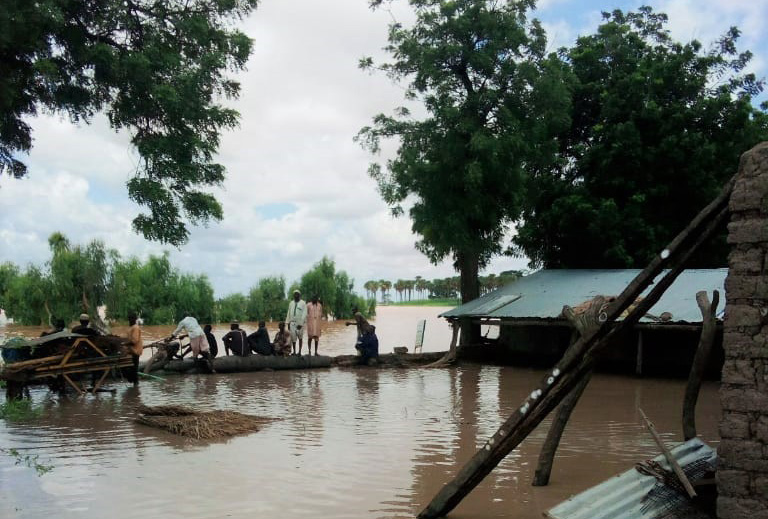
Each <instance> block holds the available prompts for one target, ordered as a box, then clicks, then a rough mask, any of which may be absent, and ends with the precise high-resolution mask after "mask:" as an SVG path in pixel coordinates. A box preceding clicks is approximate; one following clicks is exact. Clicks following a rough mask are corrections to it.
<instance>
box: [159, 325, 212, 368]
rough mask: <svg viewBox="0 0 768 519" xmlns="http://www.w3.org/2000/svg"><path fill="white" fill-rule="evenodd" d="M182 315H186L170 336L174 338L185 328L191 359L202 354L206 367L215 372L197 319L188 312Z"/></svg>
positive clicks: (206, 341) (203, 333)
mask: <svg viewBox="0 0 768 519" xmlns="http://www.w3.org/2000/svg"><path fill="white" fill-rule="evenodd" d="M184 315H185V316H186V317H184V319H182V320H181V321H179V325H178V326H177V327H176V329H175V330H174V331H173V333H172V334H171V337H170V338H171V339H175V338H176V337H177V336H178V334H179V333H180V332H181V330H186V331H187V335H189V346H190V348H192V360H195V359H197V356H198V355H202V356H203V358H204V359H205V360H206V362H207V363H208V369H210V371H211V373H216V370H215V369H213V359H212V358H211V353H210V351H209V347H208V339H206V338H205V332H204V331H203V329H202V328H201V327H200V323H198V322H197V319H195V318H194V317H192V316H191V315H189V312H184Z"/></svg>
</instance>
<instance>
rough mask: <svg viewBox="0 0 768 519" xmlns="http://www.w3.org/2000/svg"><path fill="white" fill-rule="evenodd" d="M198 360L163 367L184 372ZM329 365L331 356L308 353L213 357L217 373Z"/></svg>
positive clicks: (175, 362) (173, 362)
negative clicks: (284, 355)
mask: <svg viewBox="0 0 768 519" xmlns="http://www.w3.org/2000/svg"><path fill="white" fill-rule="evenodd" d="M198 363H199V361H198V362H196V361H194V360H192V359H183V360H171V361H170V362H168V363H167V364H166V365H165V366H163V369H164V370H165V371H175V372H179V373H186V372H190V371H192V370H195V369H198ZM330 366H331V357H326V356H322V355H321V356H318V355H314V356H311V357H310V356H309V355H291V356H289V357H279V356H277V355H248V356H246V357H240V356H239V355H227V356H224V357H216V358H215V359H213V367H214V368H215V369H216V371H217V372H218V373H238V372H243V371H259V370H263V369H274V370H279V369H306V368H328V367H330Z"/></svg>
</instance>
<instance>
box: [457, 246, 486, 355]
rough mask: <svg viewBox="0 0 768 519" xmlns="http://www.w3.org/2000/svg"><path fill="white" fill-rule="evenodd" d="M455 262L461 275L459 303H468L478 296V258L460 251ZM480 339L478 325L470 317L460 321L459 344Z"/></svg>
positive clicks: (463, 344) (473, 254)
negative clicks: (465, 320)
mask: <svg viewBox="0 0 768 519" xmlns="http://www.w3.org/2000/svg"><path fill="white" fill-rule="evenodd" d="M456 264H457V265H458V267H459V273H460V276H461V280H460V284H459V287H460V290H461V303H462V304H464V303H468V302H470V301H474V300H475V299H477V298H478V297H480V279H479V278H478V273H479V268H480V258H479V257H478V255H477V254H475V253H470V252H460V253H458V254H457V255H456ZM479 340H480V325H479V324H473V323H472V320H471V319H468V320H467V322H462V323H461V342H460V343H459V344H460V347H461V346H465V345H467V344H471V343H473V342H478V341H479Z"/></svg>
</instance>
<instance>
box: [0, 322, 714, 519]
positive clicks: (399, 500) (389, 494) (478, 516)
mask: <svg viewBox="0 0 768 519" xmlns="http://www.w3.org/2000/svg"><path fill="white" fill-rule="evenodd" d="M390 310H392V312H390ZM437 313H439V309H438V310H435V309H424V308H418V309H414V308H405V309H404V308H394V307H389V308H380V309H379V316H378V322H377V323H376V324H377V332H380V333H379V336H380V339H381V342H382V343H383V345H382V351H391V349H390V346H389V345H390V344H391V345H409V346H410V342H412V341H413V337H414V336H415V321H414V322H413V323H411V321H412V320H413V317H414V316H419V315H421V316H425V317H421V318H427V320H428V322H427V333H426V337H425V347H424V351H438V350H442V349H446V346H447V344H448V341H450V331H449V330H448V327H447V326H445V330H443V331H442V332H438V331H436V330H438V326H439V324H440V323H439V322H435V323H433V322H432V320H434V321H437V319H435V318H434V316H435V315H437ZM429 316H432V317H429ZM398 322H400V323H401V324H400V325H399V326H397V327H395V326H393V324H396V323H398ZM385 324H386V326H385ZM431 325H432V326H431ZM246 328H248V327H246ZM390 328H391V329H390ZM395 328H397V329H399V330H400V332H397V331H396V330H395ZM16 331H18V330H16ZM16 331H12V333H16ZM150 331H151V330H149V329H148V330H146V331H145V334H146V333H147V332H150ZM430 332H432V339H433V340H436V339H435V337H434V336H436V335H438V333H442V334H443V335H442V336H441V337H442V338H440V339H439V341H442V343H440V342H439V341H437V342H435V343H434V344H433V341H431V340H429V339H430V337H431V336H430ZM157 333H159V334H160V335H159V336H162V333H165V334H167V330H166V331H165V332H161V331H160V330H157ZM346 333H351V335H350V337H349V340H350V341H353V340H354V331H353V327H349V328H339V330H338V334H339V336H338V340H335V339H333V340H332V339H331V337H332V334H331V333H330V332H329V333H328V334H327V336H324V337H323V338H321V345H320V351H321V353H325V354H332V355H335V354H338V353H349V352H350V350H351V343H350V342H347V339H348V337H347V336H346V335H345V334H346ZM398 333H400V335H398ZM384 338H387V342H386V345H384V343H385V340H384ZM335 348H338V349H339V350H341V351H336V350H335ZM541 377H542V372H539V371H535V370H530V369H524V368H513V367H498V366H478V365H465V366H461V367H454V368H441V369H416V368H414V369H400V370H398V369H373V368H359V369H344V368H330V369H318V370H306V371H275V372H252V373H240V374H226V375H225V374H217V375H190V376H183V377H182V376H175V377H174V376H169V377H167V379H166V381H164V382H157V381H146V380H143V381H142V383H141V385H140V387H139V388H138V389H135V388H133V387H128V386H127V385H123V384H114V385H113V387H114V388H116V390H117V391H116V393H115V394H108V393H103V394H97V395H86V396H83V397H76V396H74V395H67V396H59V395H55V394H51V393H49V392H48V391H47V390H44V389H34V390H33V391H32V392H31V398H32V399H33V401H34V402H35V403H36V404H37V405H39V406H41V407H42V409H43V415H42V417H41V418H39V419H36V420H33V421H29V422H13V423H9V422H6V421H3V420H0V447H2V448H4V449H11V448H14V449H18V451H19V452H21V453H22V454H32V455H37V456H38V461H39V462H40V463H44V464H49V465H53V467H54V469H53V470H52V471H51V472H49V473H47V474H45V475H43V476H38V475H37V474H36V473H35V471H34V470H33V469H31V468H27V467H25V466H23V465H19V466H17V465H14V458H12V457H10V456H7V455H2V454H0V517H3V518H6V517H19V518H40V517H64V518H75V517H78V518H79V517H86V516H87V517H114V518H139V517H141V518H145V517H184V518H220V517H233V518H246V517H247V518H253V517H265V518H271V517H282V518H362V519H365V518H371V519H373V518H401V517H402V518H405V517H414V516H415V515H416V514H417V513H418V512H419V511H420V510H422V509H423V508H424V507H425V506H426V505H427V504H428V503H429V501H430V500H431V499H432V497H434V495H435V494H436V493H437V492H438V491H439V490H440V488H442V486H443V485H444V484H445V483H447V482H448V481H449V480H450V479H451V478H452V477H453V476H454V475H455V474H456V473H457V472H458V470H459V469H460V468H461V467H462V466H463V464H464V463H465V462H466V461H467V460H468V459H469V458H470V457H471V456H472V455H473V454H474V453H475V451H476V449H477V448H478V447H480V446H481V445H482V444H483V443H484V442H485V441H486V440H487V439H488V437H489V436H491V435H492V434H493V433H494V432H495V431H496V429H497V427H498V426H499V425H500V424H501V423H502V422H503V421H504V420H505V419H506V418H507V417H508V416H509V415H510V414H511V413H512V411H513V409H515V408H516V407H518V406H519V404H520V402H521V401H522V400H523V399H524V397H525V396H526V395H527V394H528V393H530V391H531V389H532V388H533V387H535V386H536V385H537V384H538V383H539V381H540V380H541ZM684 385H685V383H684V381H681V380H660V379H636V378H630V377H619V376H607V375H600V374H597V375H595V376H594V377H593V379H592V381H591V382H590V385H589V387H588V388H587V390H586V391H585V393H584V395H583V397H582V399H581V401H580V403H579V404H578V406H577V408H576V409H575V411H574V414H573V415H572V417H571V421H570V422H569V424H568V428H567V429H566V431H565V434H564V436H563V439H562V441H561V444H560V449H559V451H558V456H557V458H556V461H555V466H554V470H553V474H552V481H551V483H550V485H549V486H548V487H538V488H533V487H531V486H530V481H531V478H532V475H533V472H534V470H535V467H536V460H537V457H538V452H539V448H540V446H541V443H542V441H543V439H544V436H545V435H546V430H547V426H548V424H549V421H548V420H547V421H545V422H544V423H542V425H541V426H540V427H539V428H538V429H537V430H536V431H534V433H533V434H532V435H531V436H530V437H529V438H528V439H527V440H526V441H525V442H523V444H522V445H521V446H520V447H519V448H518V449H517V450H515V451H513V452H512V453H511V454H510V455H509V456H508V457H507V458H506V459H505V460H504V461H503V462H502V463H501V464H500V465H499V466H498V467H497V468H496V469H495V470H494V471H493V472H492V473H491V474H490V475H489V476H488V477H487V478H486V479H485V480H484V481H483V482H482V483H481V484H480V485H479V486H478V487H477V488H476V489H475V490H474V491H473V492H471V493H470V494H469V496H467V498H465V499H464V501H463V502H462V503H461V504H460V505H459V506H458V507H457V508H456V509H455V510H454V511H453V512H452V513H451V514H450V517H451V518H461V519H468V518H475V519H483V518H502V517H504V518H516V519H533V518H540V517H541V514H542V512H544V511H546V510H547V509H549V508H550V507H552V506H554V505H555V504H557V503H559V502H560V501H562V500H564V499H566V498H567V497H569V496H570V495H572V494H574V493H576V492H579V491H581V490H584V489H586V488H588V487H590V486H592V485H594V484H597V483H599V482H600V481H602V480H604V479H606V478H607V477H610V476H612V475H614V474H617V473H619V472H622V471H624V470H627V469H629V468H631V467H632V466H633V465H634V464H635V463H636V462H638V461H641V460H644V459H647V458H650V457H653V456H656V455H657V454H658V448H657V447H656V445H655V443H654V442H653V439H652V438H651V436H650V435H649V434H648V433H647V431H646V429H645V427H644V425H643V423H642V421H641V418H640V415H639V412H638V408H642V409H643V410H644V411H645V412H646V414H647V415H648V416H649V417H650V418H651V419H652V420H653V421H654V423H655V425H656V428H657V429H658V430H659V431H660V432H661V433H662V436H663V437H664V439H665V440H666V441H667V443H672V442H675V441H679V440H680V439H681V433H680V431H681V425H680V416H681V402H682V395H683V391H684ZM139 404H145V405H165V404H176V405H189V406H192V407H194V408H196V409H200V410H213V409H228V410H236V411H239V412H242V413H247V414H253V415H258V416H264V417H270V418H275V419H276V420H274V421H273V422H271V423H270V424H269V425H266V426H265V427H264V428H263V429H261V430H260V431H258V432H256V433H253V434H250V435H247V436H240V437H235V438H231V439H229V440H225V441H216V442H201V441H195V440H186V439H184V438H181V437H177V436H174V435H172V434H170V433H165V432H162V431H159V430H156V429H152V428H150V427H146V426H143V425H139V424H136V423H135V422H134V418H135V408H136V406H137V405H139ZM719 415H720V410H719V400H718V395H717V386H716V384H714V383H705V384H704V386H703V388H702V392H701V395H700V397H699V405H698V422H697V425H698V428H699V432H700V434H701V436H702V437H703V439H704V440H705V441H708V442H709V443H710V444H711V445H713V446H716V440H717V422H718V420H719Z"/></svg>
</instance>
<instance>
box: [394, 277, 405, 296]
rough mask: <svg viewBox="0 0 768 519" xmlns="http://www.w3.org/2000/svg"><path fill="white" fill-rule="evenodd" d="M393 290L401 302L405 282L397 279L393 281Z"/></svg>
mask: <svg viewBox="0 0 768 519" xmlns="http://www.w3.org/2000/svg"><path fill="white" fill-rule="evenodd" d="M395 290H396V291H397V295H398V297H399V298H400V301H401V302H402V301H403V291H404V290H405V280H404V279H398V280H397V281H395Z"/></svg>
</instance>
